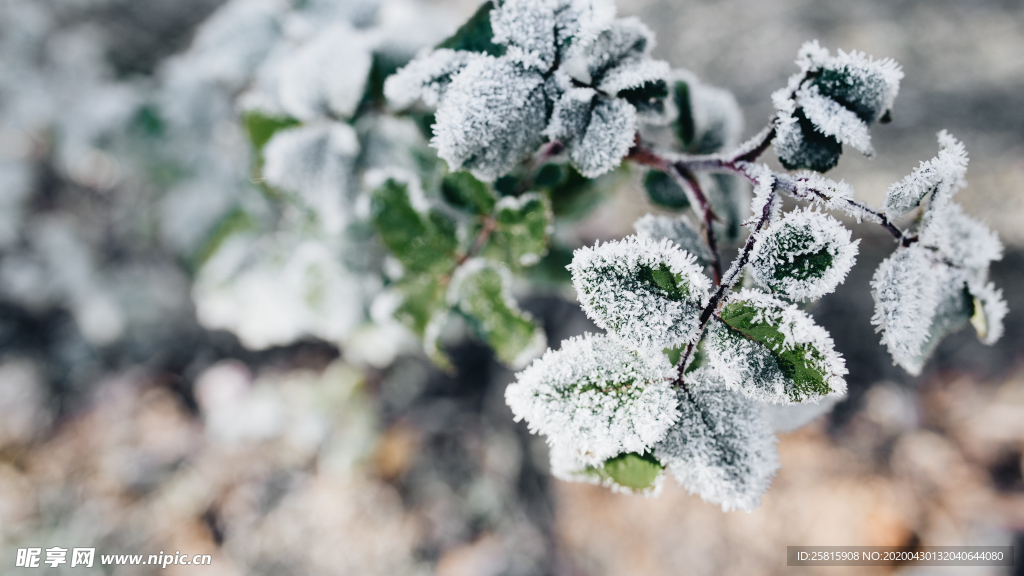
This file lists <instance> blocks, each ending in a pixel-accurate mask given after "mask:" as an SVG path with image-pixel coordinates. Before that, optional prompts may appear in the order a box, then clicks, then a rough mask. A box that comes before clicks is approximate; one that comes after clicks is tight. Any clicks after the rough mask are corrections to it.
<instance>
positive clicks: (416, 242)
mask: <svg viewBox="0 0 1024 576" xmlns="http://www.w3.org/2000/svg"><path fill="white" fill-rule="evenodd" d="M373 179H376V180H378V181H380V183H379V184H377V185H376V186H374V187H373V192H372V193H371V195H370V217H371V219H372V221H373V225H374V227H375V228H376V229H377V233H378V234H380V237H381V240H382V241H383V242H384V246H385V247H387V249H388V250H389V251H390V252H391V253H392V254H393V255H394V256H395V258H397V259H398V261H399V262H401V264H402V266H403V267H405V269H407V270H409V271H410V272H415V273H428V274H434V275H443V274H447V273H449V272H450V271H451V270H452V268H454V266H455V252H456V249H457V248H458V238H457V236H456V231H455V224H454V223H453V222H452V221H451V220H450V219H449V218H448V217H447V216H445V215H444V214H443V213H441V212H440V211H438V210H436V209H433V208H430V206H429V204H428V203H427V201H426V198H424V197H423V192H422V191H421V190H420V188H419V185H418V184H417V183H416V182H415V181H414V180H412V179H410V178H404V177H401V176H397V175H388V174H380V175H378V176H377V177H376V178H371V177H368V178H367V180H373Z"/></svg>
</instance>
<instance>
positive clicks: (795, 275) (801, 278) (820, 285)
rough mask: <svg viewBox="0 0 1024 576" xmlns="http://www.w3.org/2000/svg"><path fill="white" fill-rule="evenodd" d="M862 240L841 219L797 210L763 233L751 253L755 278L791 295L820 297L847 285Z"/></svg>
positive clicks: (799, 298) (788, 296)
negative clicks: (854, 239) (852, 236)
mask: <svg viewBox="0 0 1024 576" xmlns="http://www.w3.org/2000/svg"><path fill="white" fill-rule="evenodd" d="M859 243H860V240H857V241H854V242H851V241H850V231H849V229H847V228H846V227H845V226H843V225H842V224H841V223H840V222H839V221H838V220H836V219H835V218H833V217H831V216H829V215H827V214H822V213H820V212H817V211H813V210H810V209H806V210H794V211H792V212H789V213H787V214H786V215H785V216H783V217H782V219H780V220H777V221H776V222H773V223H772V224H771V225H770V226H769V227H768V229H767V230H765V231H764V232H762V233H761V235H760V237H759V238H758V239H757V243H756V244H755V245H754V250H753V252H752V253H751V256H750V269H751V272H752V273H753V277H754V280H756V281H757V283H758V284H760V285H761V286H764V287H766V288H768V289H770V290H773V291H775V292H778V293H780V294H781V295H783V296H785V297H786V298H789V299H791V300H813V299H815V298H820V297H822V296H824V295H825V294H828V293H830V292H832V291H833V290H835V289H836V286H838V285H839V284H842V282H843V280H845V279H846V275H847V274H848V273H849V272H850V269H851V268H853V265H854V263H855V262H856V258H857V246H858V244H859Z"/></svg>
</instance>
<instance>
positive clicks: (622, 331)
mask: <svg viewBox="0 0 1024 576" xmlns="http://www.w3.org/2000/svg"><path fill="white" fill-rule="evenodd" d="M567 268H568V269H569V272H570V273H571V274H572V283H573V287H574V288H575V289H576V297H577V298H578V299H579V301H580V305H581V306H582V308H583V311H584V312H586V314H587V316H588V317H589V318H590V319H591V320H593V321H594V323H595V324H597V325H598V326H600V327H601V328H604V329H605V330H608V331H609V332H610V333H611V334H612V335H613V336H614V337H616V338H618V339H619V340H621V341H623V342H624V343H626V344H628V345H629V346H632V347H634V348H636V349H640V350H658V351H660V350H661V349H663V348H673V347H676V346H679V345H682V344H686V343H689V342H692V341H693V340H694V339H696V338H697V337H698V335H699V333H700V323H699V317H700V312H701V303H702V302H703V300H704V299H705V298H706V297H707V290H708V288H709V287H710V284H711V283H710V281H709V280H708V279H707V277H705V276H704V274H703V273H702V272H701V269H700V267H699V266H698V265H697V263H696V259H695V258H694V257H693V256H692V255H690V254H688V253H687V252H685V251H684V250H682V249H680V248H679V247H678V246H676V245H675V243H673V242H672V241H670V240H661V241H660V242H658V241H654V240H651V239H650V238H640V237H637V236H628V237H626V238H624V239H622V240H618V241H612V242H607V243H605V244H600V243H598V244H596V245H595V246H594V247H593V248H590V247H583V248H580V249H578V250H576V251H575V252H574V253H573V259H572V264H570V265H569V266H567Z"/></svg>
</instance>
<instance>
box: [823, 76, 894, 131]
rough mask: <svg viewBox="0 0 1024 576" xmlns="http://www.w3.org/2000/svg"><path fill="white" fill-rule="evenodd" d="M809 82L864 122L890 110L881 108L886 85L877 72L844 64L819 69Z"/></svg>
mask: <svg viewBox="0 0 1024 576" xmlns="http://www.w3.org/2000/svg"><path fill="white" fill-rule="evenodd" d="M810 84H811V85H812V86H817V87H818V90H819V92H821V94H822V95H823V96H828V97H829V98H831V99H832V100H835V101H836V102H838V103H839V104H841V105H842V106H843V107H844V108H846V109H847V110H849V111H851V112H853V113H854V114H856V115H857V116H858V117H859V118H860V119H861V120H863V121H864V122H865V123H867V124H871V123H872V122H874V121H875V119H876V118H878V117H879V116H881V115H883V113H884V114H888V113H889V112H891V110H885V111H883V110H882V106H883V105H884V95H885V93H886V91H887V89H886V88H887V87H886V81H885V78H884V77H882V75H881V73H879V72H876V71H872V70H870V69H865V68H857V70H856V73H853V71H851V70H849V69H847V68H846V67H841V68H838V69H825V70H820V71H819V72H818V73H817V74H816V75H815V76H814V77H813V78H812V79H811V82H810Z"/></svg>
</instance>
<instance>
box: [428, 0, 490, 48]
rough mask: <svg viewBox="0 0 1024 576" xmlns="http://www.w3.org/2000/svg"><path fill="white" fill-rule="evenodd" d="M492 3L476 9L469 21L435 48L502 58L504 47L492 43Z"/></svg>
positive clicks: (486, 3)
mask: <svg viewBox="0 0 1024 576" xmlns="http://www.w3.org/2000/svg"><path fill="white" fill-rule="evenodd" d="M494 7H495V6H494V2H493V1H492V0H488V1H487V2H484V3H483V5H481V6H480V8H479V9H477V11H476V13H474V14H473V15H472V16H470V18H469V20H468V21H467V22H466V23H465V24H463V25H462V26H460V27H459V29H458V30H456V31H455V34H452V35H451V36H450V37H449V38H447V39H446V40H445V41H444V42H441V43H440V44H438V45H437V46H436V47H437V48H449V49H451V50H466V51H468V52H484V53H486V54H490V55H491V56H503V55H504V54H505V47H504V46H502V45H501V44H495V43H494V32H493V31H492V30H491V10H493V9H494Z"/></svg>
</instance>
